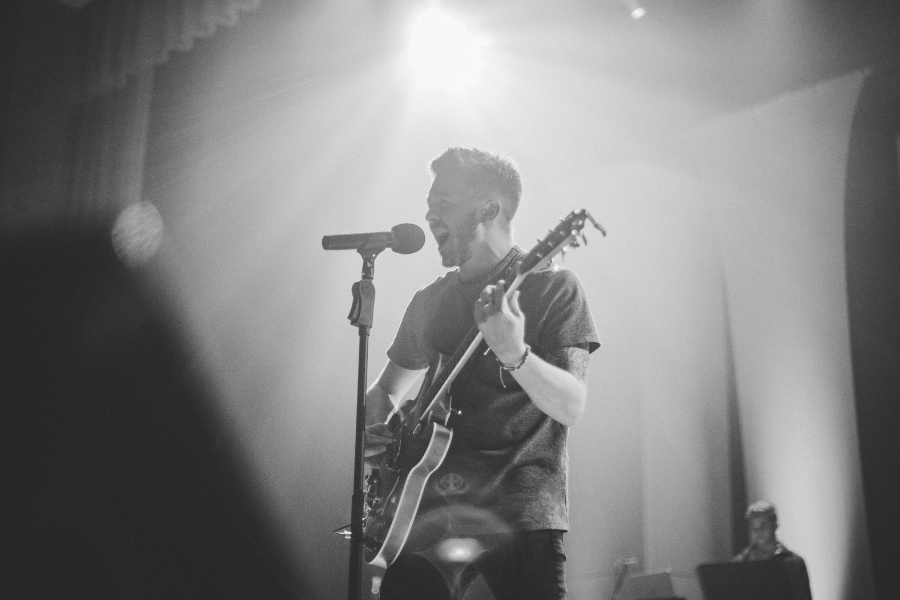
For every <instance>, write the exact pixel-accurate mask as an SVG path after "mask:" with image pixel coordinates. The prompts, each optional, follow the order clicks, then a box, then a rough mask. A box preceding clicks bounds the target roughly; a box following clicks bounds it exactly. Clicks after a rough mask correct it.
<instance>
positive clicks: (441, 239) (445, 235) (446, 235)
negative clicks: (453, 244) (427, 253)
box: [434, 231, 450, 248]
mask: <svg viewBox="0 0 900 600" xmlns="http://www.w3.org/2000/svg"><path fill="white" fill-rule="evenodd" d="M434 239H435V240H436V241H437V245H438V248H441V247H443V246H444V244H445V243H446V242H447V240H448V239H450V232H449V231H441V232H440V233H435V234H434Z"/></svg>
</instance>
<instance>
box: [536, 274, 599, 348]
mask: <svg viewBox="0 0 900 600" xmlns="http://www.w3.org/2000/svg"><path fill="white" fill-rule="evenodd" d="M543 296H544V300H545V302H543V303H542V304H543V307H542V309H541V310H540V311H539V314H540V318H541V323H540V332H539V342H538V343H539V344H540V346H541V347H542V348H544V349H545V350H547V351H551V350H556V349H559V348H565V347H568V346H583V347H586V348H587V350H588V352H593V351H594V350H596V349H597V348H599V347H600V338H599V336H598V335H597V329H596V328H595V326H594V318H593V315H592V314H591V309H590V307H589V306H588V303H587V297H586V295H585V293H584V288H583V287H582V286H581V281H579V279H578V276H577V275H575V273H574V272H572V271H570V270H568V269H562V268H560V269H559V270H557V271H554V272H553V273H552V274H551V275H550V280H549V285H548V287H547V289H546V290H545V291H544V293H543Z"/></svg>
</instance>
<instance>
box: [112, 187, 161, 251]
mask: <svg viewBox="0 0 900 600" xmlns="http://www.w3.org/2000/svg"><path fill="white" fill-rule="evenodd" d="M111 233H112V243H113V250H115V253H116V256H118V257H119V260H121V261H122V262H123V263H125V264H126V265H128V266H129V267H137V266H140V265H142V264H144V263H145V262H147V261H148V260H150V259H151V258H152V257H153V255H154V254H156V251H157V250H158V249H159V244H160V241H161V240H162V234H163V220H162V216H161V215H160V214H159V211H158V210H156V207H155V206H153V205H152V204H150V203H149V202H138V203H136V204H132V205H131V206H128V207H127V208H125V210H123V211H122V212H121V213H119V216H118V218H117V219H116V222H115V224H114V225H113V228H112V232H111Z"/></svg>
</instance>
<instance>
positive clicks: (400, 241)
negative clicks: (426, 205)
mask: <svg viewBox="0 0 900 600" xmlns="http://www.w3.org/2000/svg"><path fill="white" fill-rule="evenodd" d="M424 245H425V232H424V231H422V228H421V227H419V226H418V225H413V224H412V223H400V224H399V225H394V226H393V227H392V228H391V230H390V231H375V232H372V233H345V234H341V235H326V236H325V237H323V238H322V248H324V249H325V250H363V251H367V252H381V251H382V250H384V249H385V248H390V249H391V250H393V251H394V252H396V253H398V254H412V253H413V252H418V251H419V250H421V249H422V246H424Z"/></svg>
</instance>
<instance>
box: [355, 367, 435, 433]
mask: <svg viewBox="0 0 900 600" xmlns="http://www.w3.org/2000/svg"><path fill="white" fill-rule="evenodd" d="M423 370H424V369H418V370H416V369H405V368H403V367H401V366H400V365H398V364H397V363H395V362H394V361H392V360H388V361H387V364H385V365H384V369H382V371H381V373H380V374H379V375H378V377H377V378H376V379H375V381H374V382H373V383H372V385H371V386H369V389H368V390H366V424H367V425H373V424H375V423H384V422H385V421H387V418H388V416H389V415H390V414H391V411H393V410H394V407H396V406H399V405H400V401H401V400H402V397H403V395H404V394H405V393H406V392H407V391H408V390H409V388H410V386H411V385H412V384H413V382H414V381H415V380H416V378H417V377H418V376H419V375H420V374H421V373H422V371H423Z"/></svg>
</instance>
